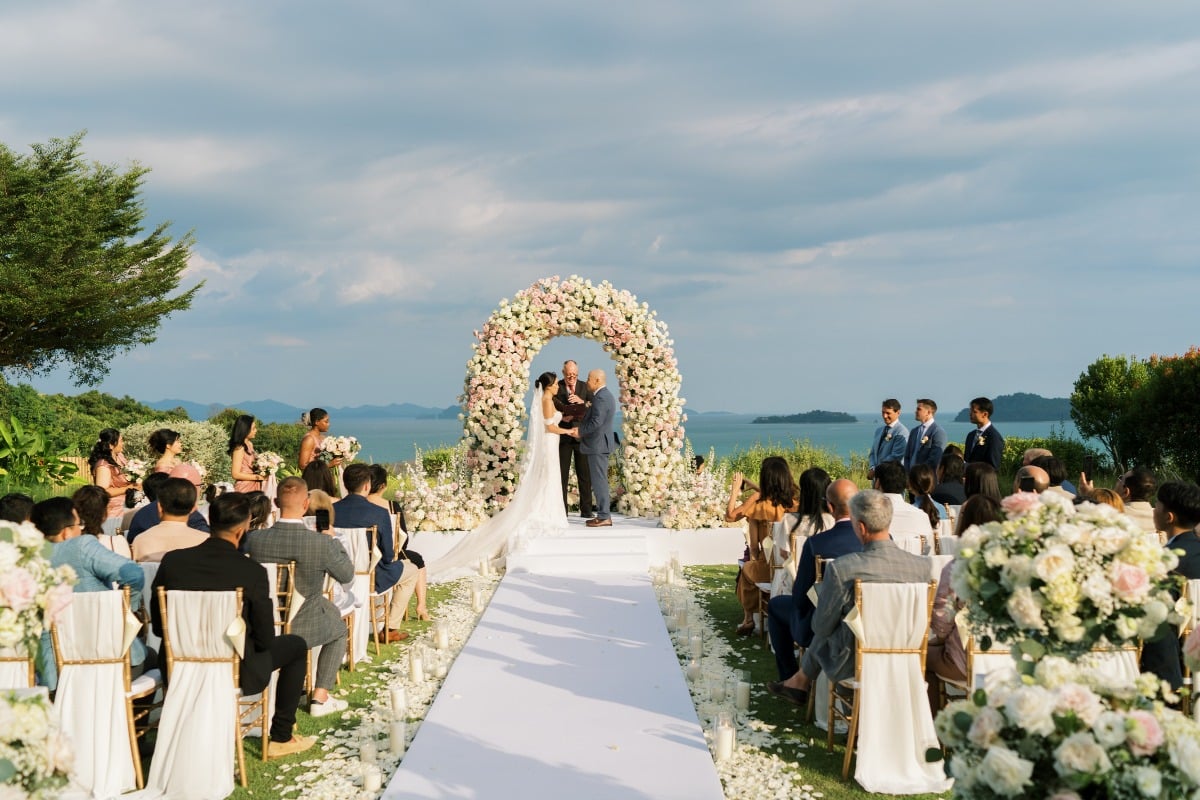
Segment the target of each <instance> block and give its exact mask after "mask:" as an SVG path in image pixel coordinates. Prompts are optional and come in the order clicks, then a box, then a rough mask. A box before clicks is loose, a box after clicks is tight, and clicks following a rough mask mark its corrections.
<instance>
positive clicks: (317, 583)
mask: <svg viewBox="0 0 1200 800" xmlns="http://www.w3.org/2000/svg"><path fill="white" fill-rule="evenodd" d="M247 549H248V550H249V552H250V556H251V558H253V559H254V560H256V561H258V562H260V563H273V564H279V563H287V562H288V561H295V562H296V591H298V592H300V594H302V595H304V604H303V605H302V606H300V610H299V611H297V612H296V617H295V619H293V620H292V633H294V634H296V635H298V636H301V637H303V638H304V641H305V643H306V644H307V645H308V646H309V647H310V648H311V647H316V646H318V645H323V644H326V643H327V642H330V641H332V640H334V639H336V638H338V637H339V636H341V635H342V633H344V632H345V630H346V623H345V622H343V621H342V615H341V614H340V613H339V612H338V610H337V606H335V605H334V604H333V603H331V602H329V600H328V599H326V597H325V594H324V590H325V576H326V575H330V576H331V577H332V578H333V579H334V580H335V581H337V582H338V583H349V582H350V581H352V580H354V564H353V563H352V562H351V561H350V556H349V555H347V553H346V550H345V548H343V547H342V545H341V544H340V543H339V542H338V540H337V539H334V538H333V537H332V536H326V535H325V534H323V533H317V532H316V531H310V530H309V529H308V528H306V527H305V526H304V525H303V524H301V523H297V522H280V523H277V524H276V525H275V526H274V527H272V528H268V529H267V530H262V531H251V532H250V533H249V534H248V545H247Z"/></svg>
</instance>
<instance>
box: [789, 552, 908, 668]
mask: <svg viewBox="0 0 1200 800" xmlns="http://www.w3.org/2000/svg"><path fill="white" fill-rule="evenodd" d="M856 579H861V580H862V582H863V583H924V584H928V583H929V580H930V575H929V559H928V558H923V557H922V556H917V555H913V554H912V553H909V552H907V551H905V550H901V549H900V548H899V547H897V546H896V543H895V542H893V541H891V540H886V541H879V542H868V543H867V545H866V546H865V547H864V548H863V551H862V552H861V553H849V554H847V555H844V556H840V557H839V558H837V559H835V560H834V561H831V562H829V565H828V566H827V567H826V568H825V575H824V580H822V581H821V589H820V592H819V594H818V595H817V610H816V611H815V612H814V613H813V618H812V627H813V642H812V649H813V651H814V652H813V655H814V656H815V657H816V659H817V662H818V663H819V664H820V665H821V670H822V671H823V672H824V673H825V674H826V675H828V676H829V680H831V681H840V680H845V679H846V678H853V677H854V647H855V644H856V640H855V638H854V633H853V632H852V631H851V630H850V628H848V627H847V626H845V625H843V624H842V620H843V619H844V618H845V616H846V615H847V614H849V613H850V609H852V608H854V581H855V580H856Z"/></svg>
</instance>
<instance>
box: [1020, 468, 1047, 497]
mask: <svg viewBox="0 0 1200 800" xmlns="http://www.w3.org/2000/svg"><path fill="white" fill-rule="evenodd" d="M1048 488H1050V474H1049V473H1048V472H1046V470H1044V469H1042V468H1041V467H1021V468H1020V469H1019V470H1017V477H1016V478H1015V479H1013V491H1014V492H1037V493H1038V494H1041V493H1042V492H1044V491H1046V490H1047V489H1048Z"/></svg>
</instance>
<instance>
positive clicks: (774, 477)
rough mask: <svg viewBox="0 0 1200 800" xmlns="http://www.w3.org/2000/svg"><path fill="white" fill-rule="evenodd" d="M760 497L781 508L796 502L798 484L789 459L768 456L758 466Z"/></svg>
mask: <svg viewBox="0 0 1200 800" xmlns="http://www.w3.org/2000/svg"><path fill="white" fill-rule="evenodd" d="M758 491H759V497H760V498H761V499H763V500H767V501H769V502H771V503H774V504H775V505H777V506H779V507H780V508H791V507H792V504H793V503H795V502H796V492H797V486H796V481H795V480H794V479H793V478H792V470H791V468H790V467H788V463H787V459H785V458H783V457H782V456H767V457H766V458H764V459H763V462H762V466H761V467H759V468H758Z"/></svg>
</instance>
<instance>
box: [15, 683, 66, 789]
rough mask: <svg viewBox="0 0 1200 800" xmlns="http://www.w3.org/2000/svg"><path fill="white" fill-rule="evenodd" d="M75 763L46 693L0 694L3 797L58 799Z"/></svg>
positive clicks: (32, 690)
mask: <svg viewBox="0 0 1200 800" xmlns="http://www.w3.org/2000/svg"><path fill="white" fill-rule="evenodd" d="M74 760H75V756H74V753H73V752H72V750H71V744H70V742H69V741H68V740H67V737H66V736H64V735H63V734H62V733H61V732H60V731H59V729H58V726H57V724H56V723H55V721H54V716H53V707H52V706H51V704H50V700H49V699H48V698H47V697H46V696H45V694H44V692H42V691H40V690H36V689H9V690H3V691H0V783H3V784H4V788H3V789H0V797H5V798H10V797H12V798H18V797H19V798H26V797H29V798H47V799H48V798H52V797H58V796H59V794H60V791H61V790H62V788H63V787H64V786H66V784H67V780H68V778H69V776H70V772H71V767H72V765H73V763H74Z"/></svg>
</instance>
